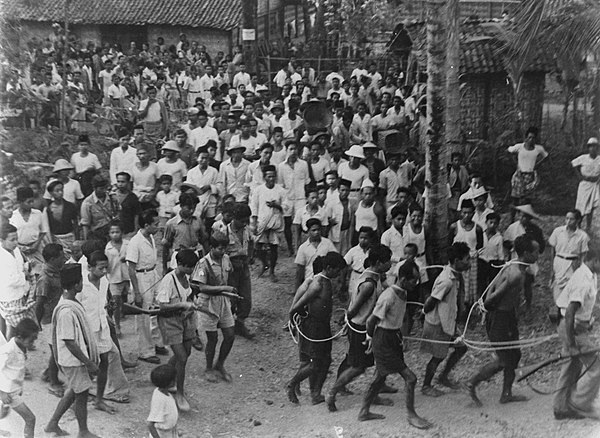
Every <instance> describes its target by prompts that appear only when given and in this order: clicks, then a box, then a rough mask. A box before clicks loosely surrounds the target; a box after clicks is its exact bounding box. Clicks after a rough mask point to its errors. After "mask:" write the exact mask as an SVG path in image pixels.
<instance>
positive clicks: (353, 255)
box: [344, 227, 391, 294]
mask: <svg viewBox="0 0 600 438" xmlns="http://www.w3.org/2000/svg"><path fill="white" fill-rule="evenodd" d="M374 241H375V231H373V229H372V228H370V227H362V228H361V229H360V230H359V231H358V245H356V246H353V247H352V248H350V250H349V251H348V252H347V253H346V255H345V256H344V259H345V260H346V264H347V265H348V273H349V278H348V276H347V280H346V281H345V282H344V284H347V285H348V286H347V290H348V292H349V293H350V294H352V293H354V292H355V291H356V288H357V287H358V284H357V282H358V279H359V277H360V276H361V275H362V274H363V272H364V271H365V259H366V258H367V256H368V255H369V250H370V249H371V246H373V243H374ZM390 263H391V262H390Z"/></svg>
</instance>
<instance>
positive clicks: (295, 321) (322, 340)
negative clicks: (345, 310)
mask: <svg viewBox="0 0 600 438" xmlns="http://www.w3.org/2000/svg"><path fill="white" fill-rule="evenodd" d="M299 319H300V315H298V314H296V315H294V317H293V323H294V327H295V328H296V330H297V331H298V334H299V335H300V336H302V337H303V338H304V339H306V340H307V341H310V342H328V341H333V340H334V339H335V338H339V337H340V336H342V334H344V328H345V326H344V327H342V328H341V329H340V330H339V331H338V332H337V333H336V334H334V335H333V336H330V337H329V338H324V339H311V338H309V337H308V336H306V335H305V334H304V333H302V330H300V327H299V323H298V321H299ZM292 338H293V335H292Z"/></svg>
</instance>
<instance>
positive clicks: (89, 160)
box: [71, 152, 102, 173]
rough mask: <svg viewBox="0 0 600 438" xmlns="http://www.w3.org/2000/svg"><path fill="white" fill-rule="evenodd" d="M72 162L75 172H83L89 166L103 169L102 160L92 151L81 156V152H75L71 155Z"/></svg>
mask: <svg viewBox="0 0 600 438" xmlns="http://www.w3.org/2000/svg"><path fill="white" fill-rule="evenodd" d="M71 164H72V165H73V167H74V168H75V173H83V172H85V171H86V170H88V169H89V168H93V169H96V170H98V169H102V164H100V160H98V157H97V156H96V154H92V153H91V152H88V154H87V155H86V156H85V157H82V156H81V152H75V153H74V154H73V155H71Z"/></svg>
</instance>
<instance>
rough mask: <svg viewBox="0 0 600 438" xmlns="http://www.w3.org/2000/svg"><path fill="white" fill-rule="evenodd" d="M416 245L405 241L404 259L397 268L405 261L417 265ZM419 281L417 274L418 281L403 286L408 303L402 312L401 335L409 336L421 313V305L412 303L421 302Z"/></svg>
mask: <svg viewBox="0 0 600 438" xmlns="http://www.w3.org/2000/svg"><path fill="white" fill-rule="evenodd" d="M417 251H418V247H417V245H415V244H414V243H407V244H406V246H405V247H404V260H403V261H402V262H400V263H399V264H398V269H400V267H401V266H403V265H405V264H407V263H409V264H410V263H414V264H415V265H416V266H417V267H419V265H417V262H416V258H417ZM420 283H421V278H420V274H419V279H418V281H416V282H414V283H412V282H410V283H409V284H407V285H406V286H405V289H406V295H407V300H408V301H409V302H410V303H407V305H406V312H405V314H404V321H403V323H402V329H401V330H402V335H403V336H410V332H411V330H412V328H413V323H414V320H415V318H418V317H419V316H420V315H421V309H422V306H420V305H418V304H414V303H419V302H421V294H420V290H419V284H420Z"/></svg>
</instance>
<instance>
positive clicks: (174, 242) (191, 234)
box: [164, 214, 203, 251]
mask: <svg viewBox="0 0 600 438" xmlns="http://www.w3.org/2000/svg"><path fill="white" fill-rule="evenodd" d="M202 229H203V225H202V223H201V221H200V219H198V218H197V217H195V216H192V217H190V218H189V219H183V218H182V217H181V216H180V215H179V214H178V215H176V216H175V217H173V218H171V219H169V220H168V221H167V225H166V226H165V237H164V242H166V243H167V244H168V245H169V246H170V247H171V248H172V249H173V250H175V251H179V250H180V249H196V248H197V246H198V243H200V240H199V234H200V231H201V230H202Z"/></svg>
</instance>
